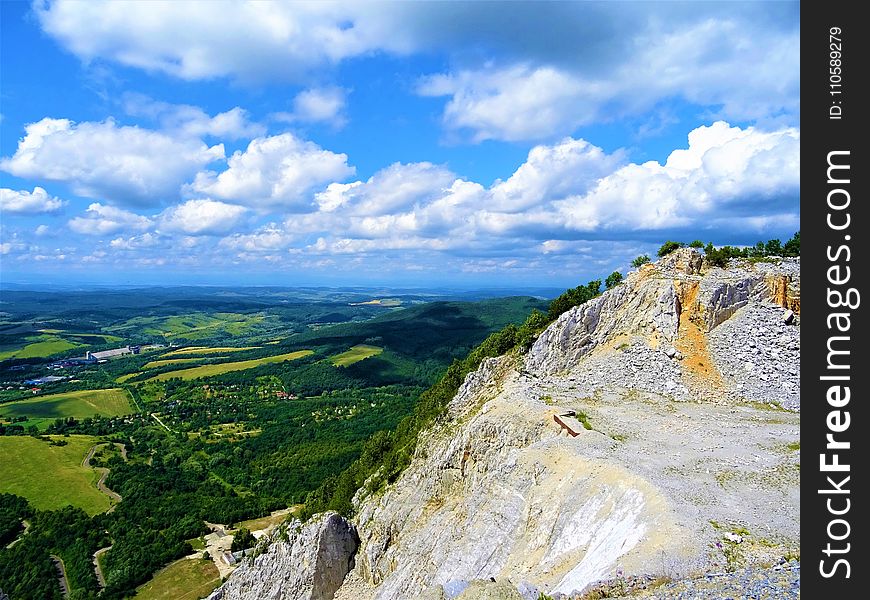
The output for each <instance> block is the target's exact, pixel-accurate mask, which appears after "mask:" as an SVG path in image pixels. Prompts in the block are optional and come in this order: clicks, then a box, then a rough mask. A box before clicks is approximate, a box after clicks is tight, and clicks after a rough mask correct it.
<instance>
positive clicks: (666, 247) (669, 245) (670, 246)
mask: <svg viewBox="0 0 870 600" xmlns="http://www.w3.org/2000/svg"><path fill="white" fill-rule="evenodd" d="M682 247H683V244H682V243H680V242H672V241H667V242H665V243H664V244H662V247H661V248H659V252H658V254H659V257H662V256H667V255H668V254H670V253H671V252H673V251H674V250H676V249H677V248H682Z"/></svg>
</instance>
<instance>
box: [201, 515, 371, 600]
mask: <svg viewBox="0 0 870 600" xmlns="http://www.w3.org/2000/svg"><path fill="white" fill-rule="evenodd" d="M285 535H286V540H285V539H282V537H281V535H280V534H278V535H275V536H274V537H273V539H272V543H271V544H270V545H269V547H268V549H267V550H266V552H265V553H263V554H261V555H259V556H257V557H256V558H255V559H253V561H251V562H245V563H243V564H242V566H240V567H239V568H238V569H236V571H235V572H233V574H232V576H231V577H230V578H229V579H228V580H227V582H226V583H225V584H224V585H223V586H221V587H219V588H218V589H217V590H216V591H215V592H214V593H213V594H212V595H211V596H209V600H231V599H237V598H245V599H251V600H253V599H255V598H256V599H259V600H331V599H332V598H333V596H334V595H335V592H336V590H338V588H339V586H341V584H342V581H343V580H344V578H345V575H347V573H348V571H350V570H351V569H352V568H353V565H354V561H353V557H354V554H355V552H356V549H357V546H358V544H359V538H358V537H357V534H356V530H355V528H354V527H353V526H352V525H351V524H350V523H348V522H347V521H346V520H345V519H344V518H342V517H341V516H340V515H338V514H337V513H324V514H321V515H317V516H316V517H314V518H313V519H312V520H311V521H309V522H308V523H306V524H305V525H303V524H302V523H300V522H299V521H298V520H295V519H294V520H291V521H289V522H287V523H286V528H285Z"/></svg>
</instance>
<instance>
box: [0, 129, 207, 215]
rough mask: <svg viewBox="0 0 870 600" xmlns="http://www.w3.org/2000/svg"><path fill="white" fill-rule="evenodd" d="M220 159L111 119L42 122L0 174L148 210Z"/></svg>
mask: <svg viewBox="0 0 870 600" xmlns="http://www.w3.org/2000/svg"><path fill="white" fill-rule="evenodd" d="M223 156H224V149H223V144H218V145H216V146H212V147H209V146H207V145H206V144H204V143H203V142H202V141H200V140H197V139H194V138H190V137H187V136H185V137H172V136H170V135H168V134H166V133H161V132H157V131H151V130H147V129H141V128H139V127H129V126H119V125H117V124H116V123H115V121H113V120H112V119H108V120H106V121H103V122H99V123H94V122H84V123H78V124H77V123H74V122H72V121H70V120H68V119H51V118H48V117H46V118H44V119H42V120H41V121H38V122H36V123H31V124H30V125H27V126H26V127H25V136H24V137H23V138H21V140H19V142H18V148H17V150H16V152H15V154H14V155H13V156H12V157H9V158H3V159H0V169H2V170H4V171H6V172H8V173H11V174H12V175H15V176H17V177H26V178H30V179H41V180H50V181H61V182H65V183H67V184H69V185H70V186H71V187H72V189H73V191H74V192H75V193H76V194H78V195H81V196H85V197H88V198H95V199H102V198H108V199H110V200H113V201H115V202H120V203H127V204H131V205H138V206H149V205H156V204H159V203H160V202H162V201H164V200H166V199H172V198H174V197H177V196H178V194H179V189H180V186H181V184H182V183H184V182H185V181H187V180H188V179H189V177H191V176H192V175H193V173H195V172H196V171H197V170H199V169H201V168H203V167H204V166H206V165H207V164H209V163H211V162H213V161H215V160H217V159H221V158H223Z"/></svg>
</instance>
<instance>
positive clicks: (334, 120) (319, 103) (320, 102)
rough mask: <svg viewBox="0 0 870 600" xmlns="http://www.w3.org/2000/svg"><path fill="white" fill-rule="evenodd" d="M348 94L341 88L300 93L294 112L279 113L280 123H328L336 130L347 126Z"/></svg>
mask: <svg viewBox="0 0 870 600" xmlns="http://www.w3.org/2000/svg"><path fill="white" fill-rule="evenodd" d="M346 105H347V92H346V90H344V89H343V88H340V87H325V88H309V89H306V90H302V91H301V92H299V93H298V94H297V95H296V97H295V98H294V99H293V112H290V113H277V114H275V115H274V117H275V118H276V119H278V120H279V121H286V122H288V123H294V122H297V121H302V122H309V123H327V124H329V125H331V126H332V127H333V128H335V129H340V128H342V127H344V125H346V124H347V117H346V116H345V114H344V110H345V107H346Z"/></svg>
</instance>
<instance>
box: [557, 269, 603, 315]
mask: <svg viewBox="0 0 870 600" xmlns="http://www.w3.org/2000/svg"><path fill="white" fill-rule="evenodd" d="M600 293H601V280H600V279H593V280H592V281H590V282H589V283H587V284H586V285H580V286H577V287H575V288H571V289H570V290H567V291H566V292H565V293H563V294H562V295H560V296H559V297H558V298H556V299H555V300H553V301H552V302H551V303H550V308H549V310H548V311H547V316H549V318H550V320H551V321H555V320H556V319H557V318H559V315H561V314H562V313H564V312H565V311H567V310H568V309H570V308H573V307H575V306H580V305H581V304H583V303H584V302H588V301H589V300H591V299H592V298H594V297H595V296H597V295H598V294H600Z"/></svg>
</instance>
